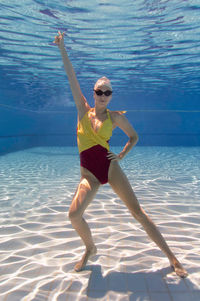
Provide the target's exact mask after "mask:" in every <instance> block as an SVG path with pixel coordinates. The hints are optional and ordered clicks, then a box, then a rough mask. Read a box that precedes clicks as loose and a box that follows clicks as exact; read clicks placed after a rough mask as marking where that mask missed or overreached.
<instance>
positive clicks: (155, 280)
mask: <svg viewBox="0 0 200 301" xmlns="http://www.w3.org/2000/svg"><path fill="white" fill-rule="evenodd" d="M145 278H146V281H147V287H148V289H149V291H150V292H167V286H166V284H165V282H164V280H163V278H162V274H161V273H160V272H155V273H147V274H146V275H145Z"/></svg>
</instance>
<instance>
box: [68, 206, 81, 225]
mask: <svg viewBox="0 0 200 301" xmlns="http://www.w3.org/2000/svg"><path fill="white" fill-rule="evenodd" d="M81 216H82V215H81V214H80V212H79V211H78V210H74V209H72V208H70V209H69V212H68V217H69V219H70V220H71V222H75V221H76V220H79V219H80V218H81Z"/></svg>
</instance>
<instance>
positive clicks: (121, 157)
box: [118, 152, 125, 160]
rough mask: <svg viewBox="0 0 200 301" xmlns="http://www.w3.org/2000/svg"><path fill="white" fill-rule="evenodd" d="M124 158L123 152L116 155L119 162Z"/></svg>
mask: <svg viewBox="0 0 200 301" xmlns="http://www.w3.org/2000/svg"><path fill="white" fill-rule="evenodd" d="M124 156H125V154H124V153H123V152H121V153H120V154H119V155H118V157H119V159H120V160H122V159H123V158H124Z"/></svg>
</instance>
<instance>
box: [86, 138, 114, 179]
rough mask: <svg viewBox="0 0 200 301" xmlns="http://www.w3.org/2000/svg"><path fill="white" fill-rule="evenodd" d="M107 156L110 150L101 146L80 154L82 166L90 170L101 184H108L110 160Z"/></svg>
mask: <svg viewBox="0 0 200 301" xmlns="http://www.w3.org/2000/svg"><path fill="white" fill-rule="evenodd" d="M107 154H108V150H107V149H106V148H104V147H103V146H101V145H99V144H98V145H95V146H92V147H90V148H88V149H86V150H84V151H83V152H81V153H80V163H81V166H82V167H84V168H86V169H88V170H89V171H90V172H91V173H92V174H93V175H94V176H95V177H96V178H97V179H98V180H99V182H100V183H101V184H106V183H108V170H109V166H110V160H109V159H108V158H107Z"/></svg>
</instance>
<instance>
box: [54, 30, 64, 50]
mask: <svg viewBox="0 0 200 301" xmlns="http://www.w3.org/2000/svg"><path fill="white" fill-rule="evenodd" d="M64 34H65V33H64V32H63V33H61V32H60V31H58V35H57V36H55V40H54V43H55V44H56V45H58V47H62V46H64Z"/></svg>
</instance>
